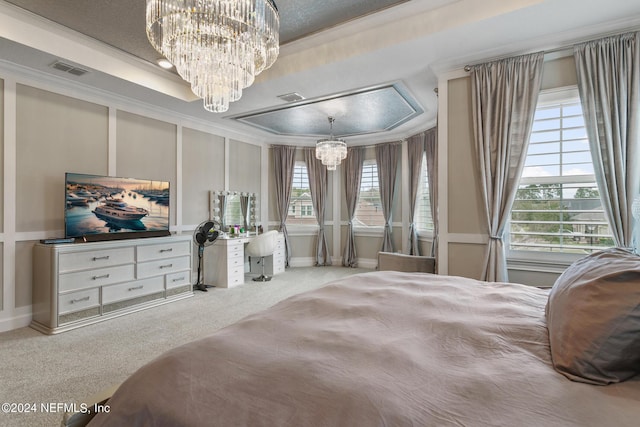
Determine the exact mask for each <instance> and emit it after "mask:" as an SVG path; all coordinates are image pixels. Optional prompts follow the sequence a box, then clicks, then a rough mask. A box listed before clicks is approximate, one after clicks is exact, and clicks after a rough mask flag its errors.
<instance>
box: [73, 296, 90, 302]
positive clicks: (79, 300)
mask: <svg viewBox="0 0 640 427" xmlns="http://www.w3.org/2000/svg"><path fill="white" fill-rule="evenodd" d="M90 299H91V297H90V296H88V295H87V296H86V297H84V298H78V299H72V300H71V301H69V304H75V303H77V302H82V301H89V300H90Z"/></svg>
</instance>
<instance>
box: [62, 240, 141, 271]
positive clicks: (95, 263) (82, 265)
mask: <svg viewBox="0 0 640 427" xmlns="http://www.w3.org/2000/svg"><path fill="white" fill-rule="evenodd" d="M134 262H135V257H134V248H133V247H132V246H130V247H126V248H118V249H102V250H95V251H87V252H69V253H64V254H60V255H59V257H58V271H59V272H60V273H66V272H69V271H78V270H87V269H94V268H102V267H108V266H112V265H121V264H133V263H134Z"/></svg>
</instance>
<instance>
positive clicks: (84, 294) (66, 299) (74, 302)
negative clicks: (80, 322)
mask: <svg viewBox="0 0 640 427" xmlns="http://www.w3.org/2000/svg"><path fill="white" fill-rule="evenodd" d="M99 305H100V289H98V288H93V289H86V290H84V291H77V292H71V293H68V294H62V295H60V296H59V297H58V314H67V313H73V312H74V311H80V310H84V309H85V308H91V307H98V306H99Z"/></svg>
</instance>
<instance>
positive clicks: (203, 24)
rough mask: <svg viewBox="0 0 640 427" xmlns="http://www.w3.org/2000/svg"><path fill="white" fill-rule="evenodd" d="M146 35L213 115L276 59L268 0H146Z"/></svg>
mask: <svg viewBox="0 0 640 427" xmlns="http://www.w3.org/2000/svg"><path fill="white" fill-rule="evenodd" d="M146 1H147V10H146V28H147V38H148V39H149V41H150V42H151V45H152V46H153V47H154V48H155V49H156V50H157V51H158V52H160V53H161V54H162V55H164V56H165V57H166V58H167V59H168V60H169V61H170V62H171V63H173V65H174V66H175V67H176V71H177V72H178V74H180V76H181V77H182V78H183V79H184V80H186V81H187V82H189V83H190V84H191V90H193V92H194V93H195V94H196V95H197V96H199V97H200V98H202V99H203V100H204V108H205V109H206V110H207V111H211V112H214V113H222V112H225V111H227V110H228V109H229V103H230V102H233V101H237V100H238V99H240V97H241V96H242V89H244V88H246V87H248V86H250V85H251V84H252V83H253V81H254V78H255V76H256V75H258V74H259V73H260V72H262V71H263V70H265V69H267V68H269V67H270V66H271V65H272V64H273V63H274V62H275V60H276V58H277V57H278V53H279V35H278V31H279V29H280V16H279V14H278V8H277V7H276V4H275V3H274V1H273V0H146Z"/></svg>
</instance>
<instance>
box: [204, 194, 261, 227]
mask: <svg viewBox="0 0 640 427" xmlns="http://www.w3.org/2000/svg"><path fill="white" fill-rule="evenodd" d="M256 205H257V197H256V193H249V192H242V191H211V192H210V194H209V207H210V213H209V214H210V217H211V219H213V220H214V221H219V222H220V223H221V224H222V229H223V230H225V231H227V230H228V229H229V227H233V226H235V225H237V226H239V228H242V229H244V230H247V231H250V230H254V229H255V228H256V212H257V206H256Z"/></svg>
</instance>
